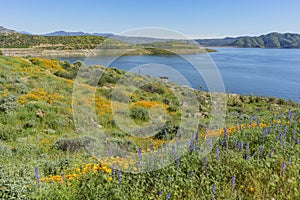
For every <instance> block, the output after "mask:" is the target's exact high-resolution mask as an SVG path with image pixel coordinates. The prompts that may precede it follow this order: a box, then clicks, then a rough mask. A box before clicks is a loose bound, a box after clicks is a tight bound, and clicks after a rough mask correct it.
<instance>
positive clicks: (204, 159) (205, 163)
mask: <svg viewBox="0 0 300 200" xmlns="http://www.w3.org/2000/svg"><path fill="white" fill-rule="evenodd" d="M206 167H207V157H206V156H205V157H204V158H203V170H204V171H205V170H206Z"/></svg>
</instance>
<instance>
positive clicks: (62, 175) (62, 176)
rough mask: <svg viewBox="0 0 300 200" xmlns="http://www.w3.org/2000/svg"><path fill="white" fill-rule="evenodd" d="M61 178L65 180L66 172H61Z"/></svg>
mask: <svg viewBox="0 0 300 200" xmlns="http://www.w3.org/2000/svg"><path fill="white" fill-rule="evenodd" d="M61 179H62V181H63V182H65V174H64V173H62V174H61Z"/></svg>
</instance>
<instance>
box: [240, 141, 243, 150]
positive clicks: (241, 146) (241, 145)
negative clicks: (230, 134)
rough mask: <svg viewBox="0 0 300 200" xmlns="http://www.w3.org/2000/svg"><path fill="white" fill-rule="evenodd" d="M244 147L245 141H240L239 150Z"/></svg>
mask: <svg viewBox="0 0 300 200" xmlns="http://www.w3.org/2000/svg"><path fill="white" fill-rule="evenodd" d="M243 149H244V143H243V142H240V143H239V150H240V151H242V150H243Z"/></svg>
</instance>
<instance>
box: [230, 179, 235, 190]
mask: <svg viewBox="0 0 300 200" xmlns="http://www.w3.org/2000/svg"><path fill="white" fill-rule="evenodd" d="M234 186H235V176H232V178H231V189H232V191H233V190H234Z"/></svg>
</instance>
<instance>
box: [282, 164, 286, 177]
mask: <svg viewBox="0 0 300 200" xmlns="http://www.w3.org/2000/svg"><path fill="white" fill-rule="evenodd" d="M285 172H286V163H285V162H284V163H283V164H282V178H283V177H284V174H285Z"/></svg>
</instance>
